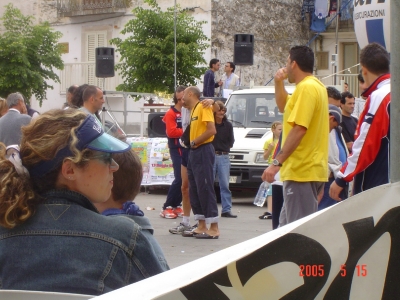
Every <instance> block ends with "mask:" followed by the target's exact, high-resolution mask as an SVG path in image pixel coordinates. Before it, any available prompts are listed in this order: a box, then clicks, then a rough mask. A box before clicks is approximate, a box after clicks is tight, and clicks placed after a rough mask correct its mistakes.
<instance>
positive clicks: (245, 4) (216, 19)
mask: <svg viewBox="0 0 400 300" xmlns="http://www.w3.org/2000/svg"><path fill="white" fill-rule="evenodd" d="M157 2H158V3H159V5H160V7H161V8H162V9H166V8H167V7H172V6H173V5H174V2H175V0H158V1H157ZM8 3H13V5H14V6H15V7H17V8H19V9H20V10H21V11H22V13H23V14H25V15H27V14H31V15H33V16H34V17H35V19H36V21H37V22H41V21H48V22H49V23H50V24H51V26H52V27H53V28H54V29H55V30H57V31H60V32H61V33H62V34H63V36H62V38H61V39H60V41H59V42H60V43H62V44H63V45H64V49H65V53H64V54H63V55H62V59H63V61H64V64H65V68H64V70H62V71H57V72H58V74H59V77H60V80H61V83H53V86H54V90H48V91H47V100H45V101H44V102H43V106H42V107H39V105H38V103H37V102H36V101H35V100H34V99H32V107H33V108H35V109H37V110H38V111H40V112H43V111H46V110H48V109H52V108H60V107H62V105H63V103H64V102H65V94H66V89H67V88H68V87H69V86H70V85H72V84H78V85H80V84H83V83H89V84H95V85H98V86H100V87H102V88H103V89H104V90H106V91H115V87H116V86H117V85H118V84H119V83H121V82H122V81H121V78H120V76H118V74H116V76H115V77H112V78H106V79H105V80H104V81H103V79H98V78H96V77H95V52H94V49H95V48H96V47H104V46H110V44H109V40H110V39H112V38H115V37H121V38H123V37H124V36H122V35H121V34H120V31H121V30H122V29H123V28H124V26H125V24H126V23H127V22H128V21H129V20H130V19H131V18H133V17H134V16H133V14H132V9H133V8H134V7H136V6H138V5H143V1H142V0H24V1H11V0H0V15H1V14H2V13H3V11H4V6H5V5H6V4H8ZM176 3H177V4H179V5H180V6H181V7H182V8H186V9H187V11H188V12H189V13H190V14H191V15H193V16H194V18H195V19H196V20H198V21H206V23H205V24H204V25H203V30H204V33H205V34H206V36H208V37H209V38H210V47H209V48H208V49H207V50H206V52H205V54H204V58H205V60H206V61H207V62H208V61H209V60H210V59H211V58H213V57H217V58H219V59H220V60H221V62H222V63H225V62H226V61H234V59H233V52H234V51H233V49H234V41H233V37H234V35H235V34H238V33H239V34H242V33H245V34H253V35H254V64H253V65H251V66H238V67H237V70H236V73H237V74H238V75H240V77H241V85H243V86H249V85H250V81H254V85H256V86H257V85H264V84H266V82H268V81H269V80H270V79H271V78H272V76H273V75H274V74H275V72H276V70H277V69H278V68H279V67H282V66H283V65H284V63H285V62H286V58H287V53H288V50H289V48H290V47H291V46H293V45H299V44H305V43H307V41H308V40H310V39H312V38H313V37H314V35H315V33H313V32H311V31H310V30H309V26H308V24H307V21H301V18H300V12H301V5H302V4H301V3H302V1H296V0H274V1H259V0H248V1H233V0H176ZM282 16H283V17H282ZM328 22H329V19H327V24H328ZM335 31H336V20H335V21H334V22H332V23H331V24H330V26H328V28H327V30H326V31H325V32H324V33H322V34H321V35H320V36H319V37H318V38H317V39H315V40H314V42H312V43H311V45H310V47H312V48H313V49H314V52H315V53H316V57H317V63H316V71H315V73H316V75H317V76H318V77H320V78H323V77H326V76H329V75H331V74H333V73H335V72H338V71H341V70H346V71H345V72H343V73H345V74H346V77H343V76H340V77H334V76H332V77H329V78H326V79H324V80H323V82H324V83H325V84H327V85H332V84H336V85H339V84H340V83H341V82H342V80H344V81H347V82H349V86H350V91H353V92H354V93H355V94H356V95H357V93H358V84H357V79H356V77H355V76H353V77H349V76H348V74H349V71H350V72H351V73H352V74H354V75H355V74H357V72H358V67H354V66H355V65H357V63H358V56H359V47H358V44H357V41H356V36H355V33H354V26H353V20H352V19H351V20H347V21H339V27H338V36H337V37H338V39H337V41H338V42H337V45H336V34H335ZM335 53H337V54H338V55H337V59H336V61H337V62H336V67H335V65H333V64H332V63H331V62H332V58H333V56H332V54H335ZM115 60H116V62H118V61H119V54H118V52H116V55H115ZM348 70H349V71H348ZM222 72H223V68H221V69H220V72H219V73H218V74H216V75H217V77H218V76H220V75H222ZM343 73H342V74H343ZM335 80H336V83H335ZM199 87H200V88H202V85H201V84H199ZM107 100H108V103H109V105H110V108H111V110H112V111H113V113H114V115H115V116H116V118H117V119H118V121H119V122H120V124H121V125H132V124H136V125H137V124H139V119H140V113H139V106H142V105H143V103H144V100H143V99H142V100H140V101H138V102H134V101H133V100H132V99H130V98H129V99H127V101H126V105H125V104H124V98H123V97H122V95H113V96H110V95H108V96H107ZM124 110H126V111H128V113H127V115H125V116H124V114H123V111H124ZM145 120H146V118H145ZM126 129H127V130H126V131H127V132H128V133H132V132H136V133H137V132H138V128H137V126H136V127H135V129H133V128H126Z"/></svg>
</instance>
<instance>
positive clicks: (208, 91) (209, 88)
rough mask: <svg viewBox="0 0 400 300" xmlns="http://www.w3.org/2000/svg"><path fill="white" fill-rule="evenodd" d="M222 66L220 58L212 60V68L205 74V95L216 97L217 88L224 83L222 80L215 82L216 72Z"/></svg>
mask: <svg viewBox="0 0 400 300" xmlns="http://www.w3.org/2000/svg"><path fill="white" fill-rule="evenodd" d="M220 66H221V63H220V62H219V59H216V58H213V59H212V60H210V69H208V70H207V72H206V73H205V74H204V83H203V97H214V95H215V88H217V87H220V86H221V85H222V81H221V80H220V81H218V82H215V75H214V72H217V71H218V70H219V68H220Z"/></svg>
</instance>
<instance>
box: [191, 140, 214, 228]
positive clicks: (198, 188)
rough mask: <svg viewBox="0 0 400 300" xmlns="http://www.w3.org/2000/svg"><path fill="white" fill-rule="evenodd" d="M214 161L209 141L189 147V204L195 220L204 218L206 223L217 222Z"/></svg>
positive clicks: (212, 147)
mask: <svg viewBox="0 0 400 300" xmlns="http://www.w3.org/2000/svg"><path fill="white" fill-rule="evenodd" d="M214 161H215V150H214V146H213V145H212V144H211V143H208V144H205V145H201V146H199V147H198V148H196V149H190V153H189V162H188V167H187V172H188V179H189V196H190V204H191V205H192V210H193V214H194V217H195V220H205V221H206V223H207V224H210V223H217V222H218V207H217V199H216V196H215V191H214V177H213V166H214Z"/></svg>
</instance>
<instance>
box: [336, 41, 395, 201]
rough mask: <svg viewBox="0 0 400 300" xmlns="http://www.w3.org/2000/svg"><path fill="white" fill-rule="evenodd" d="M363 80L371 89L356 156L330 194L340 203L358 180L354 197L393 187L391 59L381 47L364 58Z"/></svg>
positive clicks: (374, 47) (372, 47)
mask: <svg viewBox="0 0 400 300" xmlns="http://www.w3.org/2000/svg"><path fill="white" fill-rule="evenodd" d="M360 64H361V67H362V76H363V77H364V80H365V83H366V84H367V85H368V86H369V87H368V88H367V89H366V90H365V91H364V92H363V94H362V95H363V96H365V97H368V99H367V101H366V103H365V107H364V110H363V112H362V113H361V115H360V118H359V121H358V124H357V129H356V132H355V135H354V137H355V141H354V144H353V149H352V151H353V152H352V154H351V155H350V156H349V157H348V159H347V162H346V163H345V164H344V166H343V167H342V169H341V170H340V172H339V173H338V176H337V178H336V180H335V181H334V182H333V183H332V185H331V187H330V191H329V195H330V197H331V198H333V199H335V200H337V201H340V200H341V199H340V198H339V193H340V192H341V190H342V189H343V187H344V186H345V183H346V182H350V181H352V180H353V178H354V185H353V193H354V194H358V193H360V192H362V191H365V190H368V189H371V188H373V187H376V186H379V185H382V184H386V183H389V148H390V119H389V117H390V74H389V66H390V57H389V53H388V52H387V51H386V50H385V48H383V47H382V46H381V45H379V44H377V43H372V44H369V45H367V46H366V47H365V48H364V49H362V51H361V54H360Z"/></svg>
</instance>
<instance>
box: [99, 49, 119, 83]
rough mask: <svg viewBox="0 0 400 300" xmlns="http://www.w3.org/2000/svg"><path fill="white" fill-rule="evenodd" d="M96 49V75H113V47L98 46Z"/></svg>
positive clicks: (103, 76)
mask: <svg viewBox="0 0 400 300" xmlns="http://www.w3.org/2000/svg"><path fill="white" fill-rule="evenodd" d="M95 51H96V77H100V78H106V77H114V76H115V72H114V48H110V47H99V48H96V49H95Z"/></svg>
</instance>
